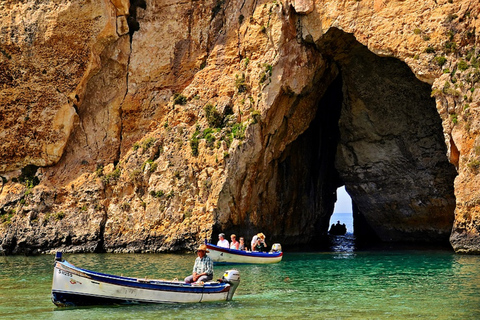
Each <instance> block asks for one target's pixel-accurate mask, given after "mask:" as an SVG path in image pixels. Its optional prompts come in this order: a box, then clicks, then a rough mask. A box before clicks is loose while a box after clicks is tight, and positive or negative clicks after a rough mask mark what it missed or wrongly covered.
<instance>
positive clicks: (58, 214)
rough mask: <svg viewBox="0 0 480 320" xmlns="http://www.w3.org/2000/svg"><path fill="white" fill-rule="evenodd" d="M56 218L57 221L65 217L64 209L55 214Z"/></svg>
mask: <svg viewBox="0 0 480 320" xmlns="http://www.w3.org/2000/svg"><path fill="white" fill-rule="evenodd" d="M54 218H55V220H56V221H60V220H62V219H63V218H65V212H63V211H60V212H57V213H56V214H55V215H54Z"/></svg>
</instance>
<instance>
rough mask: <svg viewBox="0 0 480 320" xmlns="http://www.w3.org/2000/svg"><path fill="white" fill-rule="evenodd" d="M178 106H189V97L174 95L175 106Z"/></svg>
mask: <svg viewBox="0 0 480 320" xmlns="http://www.w3.org/2000/svg"><path fill="white" fill-rule="evenodd" d="M176 104H179V105H182V106H184V105H185V104H187V97H185V96H184V95H183V94H180V93H175V94H174V95H173V105H176Z"/></svg>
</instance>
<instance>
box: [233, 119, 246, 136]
mask: <svg viewBox="0 0 480 320" xmlns="http://www.w3.org/2000/svg"><path fill="white" fill-rule="evenodd" d="M246 128H247V127H246V126H244V125H243V124H242V123H236V124H234V125H233V127H232V136H233V137H234V138H235V139H239V140H243V139H244V138H245V129H246Z"/></svg>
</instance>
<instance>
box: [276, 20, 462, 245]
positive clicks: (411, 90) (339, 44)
mask: <svg viewBox="0 0 480 320" xmlns="http://www.w3.org/2000/svg"><path fill="white" fill-rule="evenodd" d="M315 46H316V50H318V52H319V54H321V55H322V56H323V58H324V59H326V60H327V61H328V63H329V64H330V66H331V67H330V72H332V73H333V74H334V76H331V78H332V79H333V81H331V82H330V83H329V84H327V85H328V88H327V89H326V90H325V89H324V88H323V89H322V90H318V91H319V95H321V96H319V97H317V99H314V100H315V104H316V105H315V106H314V109H315V112H316V115H315V118H314V119H313V121H312V122H311V123H310V124H309V125H308V128H307V129H306V130H305V131H304V132H303V133H302V134H301V135H300V136H299V137H298V138H297V139H296V140H295V141H294V142H292V143H291V144H290V145H289V146H288V147H287V148H286V149H285V151H284V152H283V154H282V156H281V157H280V159H279V160H278V163H277V167H276V168H277V169H276V170H277V179H276V181H277V182H276V189H277V193H278V207H277V208H275V210H277V212H283V213H284V215H290V213H292V212H293V213H294V215H296V217H297V218H296V221H298V222H297V224H296V226H295V227H296V228H297V230H300V231H299V232H297V233H296V234H295V233H294V232H293V233H290V235H289V236H287V235H286V234H289V232H288V230H289V228H290V227H291V226H290V224H292V222H289V221H291V220H285V221H286V222H285V221H284V222H283V226H282V228H280V230H279V232H278V234H277V237H276V238H277V239H278V240H280V241H283V242H284V243H285V244H286V245H287V246H288V245H289V244H290V245H293V246H294V245H301V244H302V243H301V242H302V241H303V242H304V243H303V245H305V244H306V245H307V246H308V245H309V246H314V247H324V246H325V245H328V243H329V240H328V239H329V237H328V228H329V221H330V217H331V215H332V213H333V210H334V205H335V201H336V190H337V188H338V187H340V186H345V188H346V191H347V192H348V194H349V195H350V197H351V199H352V210H353V221H354V234H355V238H356V241H357V245H360V244H373V243H389V244H400V243H402V244H405V243H410V244H434V245H447V246H448V239H449V236H450V232H451V228H452V225H453V219H454V209H455V196H454V189H453V183H454V178H455V176H456V171H455V168H454V166H453V165H452V164H450V163H449V161H448V158H447V156H446V154H447V148H446V145H445V142H444V136H443V128H442V124H441V119H440V116H439V115H438V113H437V110H436V104H435V100H434V99H433V98H432V97H431V86H430V85H429V84H427V83H424V82H422V81H420V80H419V79H417V78H416V77H415V75H414V74H413V72H412V71H411V70H410V68H409V67H408V66H407V65H406V64H405V63H404V62H402V61H400V60H398V59H396V58H392V57H380V56H378V55H375V54H374V53H372V52H371V51H369V50H368V48H367V47H365V46H364V45H362V44H360V43H359V42H358V41H357V40H356V39H355V38H354V37H353V35H351V34H347V33H345V32H343V31H341V30H338V29H334V28H332V29H331V30H330V31H329V32H328V33H327V34H326V35H325V36H324V37H323V38H322V40H321V42H319V43H316V44H315ZM325 85H326V84H325V83H324V81H323V82H322V80H320V81H319V83H318V86H319V87H320V86H325ZM277 230H278V229H277ZM272 232H273V230H272ZM299 238H301V240H299ZM330 238H331V237H330Z"/></svg>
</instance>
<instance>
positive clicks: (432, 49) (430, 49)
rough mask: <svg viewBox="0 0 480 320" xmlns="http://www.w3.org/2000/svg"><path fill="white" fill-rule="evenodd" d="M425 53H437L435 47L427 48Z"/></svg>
mask: <svg viewBox="0 0 480 320" xmlns="http://www.w3.org/2000/svg"><path fill="white" fill-rule="evenodd" d="M425 53H435V49H434V48H433V47H430V46H428V47H426V48H425Z"/></svg>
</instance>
